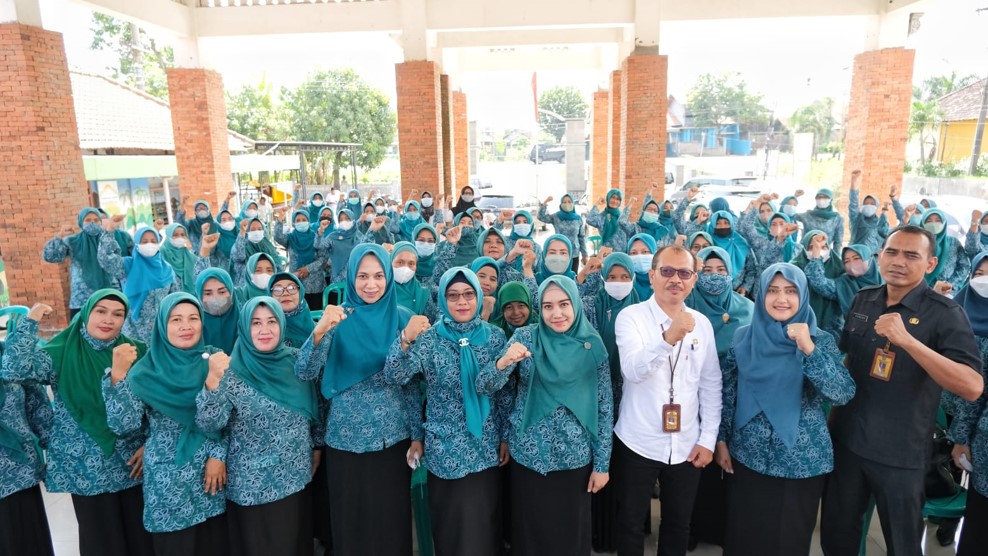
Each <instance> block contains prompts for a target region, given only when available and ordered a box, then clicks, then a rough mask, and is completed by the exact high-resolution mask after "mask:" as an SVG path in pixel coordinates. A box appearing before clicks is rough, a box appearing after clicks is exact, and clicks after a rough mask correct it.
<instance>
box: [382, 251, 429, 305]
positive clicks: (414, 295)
mask: <svg viewBox="0 0 988 556" xmlns="http://www.w3.org/2000/svg"><path fill="white" fill-rule="evenodd" d="M406 251H407V252H409V253H411V254H412V255H415V257H416V259H417V258H418V256H419V254H418V251H416V250H415V245H413V244H411V243H409V242H407V241H399V242H398V243H396V244H395V246H394V249H393V250H392V251H391V259H390V260H389V261H388V264H389V265H392V268H393V266H394V265H393V263H394V260H395V257H397V256H398V254H399V253H403V252H406ZM415 270H416V272H418V266H416V267H415ZM392 271H393V270H392ZM394 287H395V291H396V294H397V300H398V305H400V306H402V307H404V308H406V309H408V310H409V311H411V312H412V313H413V314H415V315H424V314H425V307H426V305H427V304H428V302H429V296H431V295H432V292H430V291H429V288H426V287H425V286H423V285H422V283H421V282H419V279H418V278H417V277H415V276H412V279H411V280H409V281H407V282H405V283H404V284H399V283H398V282H395V283H394Z"/></svg>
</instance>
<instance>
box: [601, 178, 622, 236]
mask: <svg viewBox="0 0 988 556" xmlns="http://www.w3.org/2000/svg"><path fill="white" fill-rule="evenodd" d="M615 195H617V198H618V200H619V201H622V200H624V197H623V196H622V195H621V190H620V189H611V190H610V191H608V192H607V196H606V197H604V210H603V211H601V212H602V214H601V219H602V221H603V224H602V227H601V229H600V241H601V243H607V242H608V241H610V240H611V238H612V237H614V234H616V233H617V231H618V219H619V218H621V207H620V206H618V207H617V208H611V197H613V196H615Z"/></svg>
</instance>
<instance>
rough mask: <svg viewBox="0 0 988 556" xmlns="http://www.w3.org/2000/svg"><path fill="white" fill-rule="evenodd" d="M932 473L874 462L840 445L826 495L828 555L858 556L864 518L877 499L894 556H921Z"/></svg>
mask: <svg viewBox="0 0 988 556" xmlns="http://www.w3.org/2000/svg"><path fill="white" fill-rule="evenodd" d="M925 475H926V469H902V468H898V467H890V466H888V465H883V464H881V463H877V462H875V461H871V460H868V459H865V458H862V457H860V456H858V455H857V454H855V453H853V452H851V451H850V450H849V449H847V447H846V446H844V445H842V444H841V443H839V442H834V471H833V472H832V473H831V474H830V476H829V477H828V478H827V485H826V487H825V488H824V491H823V515H822V518H821V520H820V544H821V546H822V547H823V553H824V554H825V555H827V556H844V555H846V554H857V553H858V550H859V549H860V544H861V531H862V523H863V520H864V514H865V511H866V509H867V505H868V499H869V497H870V496H874V497H875V506H876V507H877V508H878V517H879V519H881V523H882V534H883V535H884V536H885V544H886V546H887V547H888V554H889V556H920V554H922V549H923V546H922V542H923V541H922V539H923V531H924V530H925V526H924V524H923V504H924V503H925V496H924V493H923V479H924V477H925Z"/></svg>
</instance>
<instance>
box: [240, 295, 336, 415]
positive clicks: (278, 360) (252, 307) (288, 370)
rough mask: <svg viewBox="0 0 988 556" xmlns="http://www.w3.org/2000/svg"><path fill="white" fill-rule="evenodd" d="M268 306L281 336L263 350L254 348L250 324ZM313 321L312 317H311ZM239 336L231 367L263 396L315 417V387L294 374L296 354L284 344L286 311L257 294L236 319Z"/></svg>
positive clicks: (270, 299)
mask: <svg viewBox="0 0 988 556" xmlns="http://www.w3.org/2000/svg"><path fill="white" fill-rule="evenodd" d="M261 306H264V307H267V308H268V309H269V310H270V311H271V312H272V313H274V316H275V317H276V318H277V319H278V327H279V328H280V329H281V337H280V338H278V344H277V345H276V346H275V348H274V349H273V350H271V351H267V352H263V351H259V350H258V349H257V348H256V347H254V342H253V340H252V339H251V335H250V323H251V320H253V318H254V312H255V311H257V309H258V308H259V307H261ZM310 322H311V319H310ZM237 329H238V332H239V335H240V337H239V338H238V339H237V344H236V345H235V346H234V347H233V353H232V354H231V355H230V370H231V371H233V372H234V373H235V374H236V375H237V377H238V378H239V379H240V380H243V381H244V382H246V383H247V384H249V385H250V387H251V388H253V389H254V390H256V391H257V392H258V393H260V394H261V395H263V396H266V397H268V398H270V399H271V400H272V401H274V402H275V403H276V404H278V405H280V406H281V407H284V408H285V409H287V410H289V411H292V412H294V413H298V414H299V415H301V416H303V417H308V418H309V419H313V420H314V419H316V417H317V416H318V414H319V403H318V399H317V398H316V386H315V384H314V383H312V382H307V381H302V380H299V379H298V378H297V377H296V376H295V353H294V351H293V350H292V348H290V347H288V346H286V345H285V335H286V332H287V331H286V328H285V312H284V311H283V310H282V309H281V304H280V303H278V302H277V301H276V300H275V299H274V298H273V297H268V296H261V297H255V298H254V299H251V300H250V301H248V302H247V304H246V305H244V310H243V311H241V313H240V318H239V319H238V321H237Z"/></svg>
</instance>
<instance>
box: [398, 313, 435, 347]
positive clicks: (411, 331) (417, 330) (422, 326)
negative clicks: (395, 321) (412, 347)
mask: <svg viewBox="0 0 988 556" xmlns="http://www.w3.org/2000/svg"><path fill="white" fill-rule="evenodd" d="M428 329H429V319H427V318H426V317H424V316H422V315H414V316H413V317H412V318H410V319H408V324H407V325H405V330H404V331H402V337H403V340H404V342H405V343H406V344H411V343H414V342H415V340H417V339H418V337H419V335H420V334H422V333H423V332H425V331H426V330H428Z"/></svg>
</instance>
